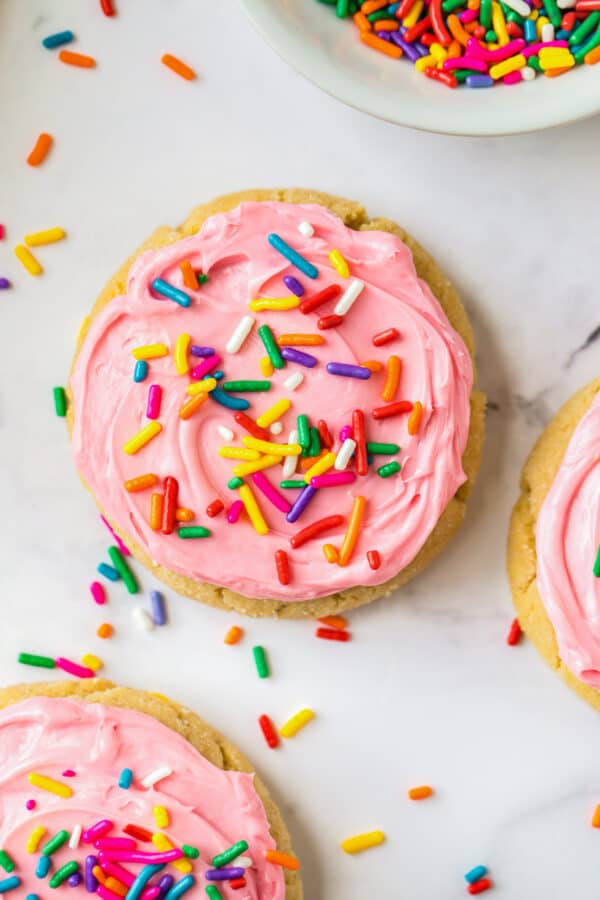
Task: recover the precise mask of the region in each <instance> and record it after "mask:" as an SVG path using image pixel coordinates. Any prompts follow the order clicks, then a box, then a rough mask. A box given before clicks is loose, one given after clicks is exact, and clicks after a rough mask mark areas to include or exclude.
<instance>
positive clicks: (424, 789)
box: [408, 784, 433, 800]
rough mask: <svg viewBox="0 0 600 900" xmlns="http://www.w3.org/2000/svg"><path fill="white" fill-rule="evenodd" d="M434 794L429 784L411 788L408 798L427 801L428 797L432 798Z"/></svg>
mask: <svg viewBox="0 0 600 900" xmlns="http://www.w3.org/2000/svg"><path fill="white" fill-rule="evenodd" d="M432 794H433V788H432V787H429V785H428V784H424V785H422V786H421V787H414V788H411V789H410V790H409V792H408V796H409V797H410V799H411V800H426V799H427V797H431V795H432Z"/></svg>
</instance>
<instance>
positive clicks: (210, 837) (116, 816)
mask: <svg viewBox="0 0 600 900" xmlns="http://www.w3.org/2000/svg"><path fill="white" fill-rule="evenodd" d="M161 766H169V767H170V768H171V769H172V770H173V774H172V775H169V776H168V777H166V778H163V779H161V780H160V781H158V782H157V783H156V784H155V785H154V786H153V787H151V788H143V787H142V786H141V781H142V779H143V778H144V777H145V776H146V775H148V774H149V773H151V772H153V771H154V770H156V769H157V768H159V767H161ZM65 767H69V768H72V769H73V770H74V771H75V772H76V775H75V777H73V778H63V777H62V772H63V771H64V770H65ZM124 768H130V769H132V770H133V772H134V781H133V784H132V785H131V787H130V788H129V790H125V789H123V788H120V787H118V780H119V775H120V773H121V771H122V769H124ZM30 772H37V773H39V774H42V775H46V776H49V777H50V778H53V779H55V780H58V781H61V782H62V783H64V784H68V786H69V787H70V788H72V790H73V796H72V797H70V798H68V799H63V798H61V797H57V796H55V795H54V794H51V793H48V792H46V791H42V790H40V789H39V788H35V787H32V785H31V784H30V783H29V781H28V779H27V775H28V773H30ZM253 778H254V776H253V775H250V774H246V773H242V772H225V771H223V770H222V769H219V768H217V766H214V765H213V764H212V763H210V762H209V761H208V760H206V759H205V758H204V757H203V756H201V755H200V753H198V751H197V750H196V749H195V748H194V747H193V746H192V745H191V744H190V743H188V741H186V740H185V739H184V738H183V737H181V736H180V735H179V734H177V733H176V732H174V731H172V730H171V729H170V728H167V727H165V726H164V725H161V724H160V722H157V721H156V720H155V719H153V718H152V717H151V716H147V715H145V714H143V713H139V712H135V711H133V710H130V709H126V708H116V707H111V706H102V705H100V704H98V703H80V702H76V701H73V700H64V699H49V698H33V699H30V700H25V701H23V702H22V703H17V704H15V705H13V706H9V707H7V708H6V709H4V710H2V711H0V846H1V847H2V848H3V849H4V850H6V851H7V852H8V853H9V854H10V856H11V857H12V858H13V860H14V861H15V863H16V868H15V872H14V873H13V874H15V875H18V876H19V877H20V879H21V888H20V896H22V897H24V896H25V895H26V894H27V893H29V892H32V893H36V894H37V893H42V891H41V889H44V891H43V892H44V893H45V894H46V895H47V890H46V889H45V882H43V881H40V880H39V879H38V878H36V876H35V867H36V862H37V858H38V856H39V850H38V853H37V854H36V855H33V856H32V855H30V854H28V853H26V850H25V845H26V843H27V839H28V837H29V835H30V834H31V832H32V831H33V829H34V828H35V827H37V826H42V827H44V828H45V829H46V835H45V837H44V839H43V840H42V842H41V843H40V848H41V847H42V846H43V844H44V842H45V841H47V840H48V839H49V838H50V837H52V836H53V835H54V834H56V832H57V831H59V830H61V829H66V830H67V831H69V832H71V831H72V830H73V828H74V826H75V825H77V824H79V825H82V826H83V829H84V830H85V829H86V828H89V827H90V826H91V825H94V824H95V823H96V822H98V821H99V820H100V819H109V820H111V821H112V822H113V823H114V828H113V830H112V831H111V832H110V836H111V837H112V836H122V837H125V836H126V835H124V834H123V833H122V828H123V827H124V826H126V825H128V824H134V825H138V826H139V827H142V828H145V829H146V830H148V831H150V832H152V833H154V832H155V831H157V830H158V829H157V828H156V826H155V824H154V818H153V807H154V806H164V807H165V808H166V809H167V811H168V814H169V818H170V824H169V827H168V828H166V829H164V833H166V834H167V835H168V837H169V839H170V840H171V843H172V844H174V845H175V846H178V847H179V846H181V845H182V844H189V845H191V846H194V847H197V848H198V849H199V850H200V857H199V858H198V859H196V860H193V874H194V876H195V878H196V881H197V884H198V886H199V887H200V888H201V889H202V893H204V885H205V884H207V883H208V882H206V881H205V879H204V872H205V871H206V870H207V869H209V868H211V860H212V857H213V856H215V855H216V854H218V853H221V852H222V851H223V850H226V849H227V848H228V847H230V846H231V845H232V844H234V843H236V842H237V841H239V840H246V841H247V842H248V845H249V850H248V851H247V855H249V856H250V857H251V859H252V861H253V866H252V867H251V868H249V869H247V870H246V881H247V884H246V887H244V888H242V889H240V890H239V891H236V892H232V895H233V893H235V896H236V897H238V898H239V900H283V898H284V897H285V883H284V878H283V873H282V870H281V868H280V867H279V866H276V865H273V864H272V863H268V862H266V861H265V859H264V852H265V850H268V849H272V848H273V847H274V846H275V844H274V841H273V839H272V837H271V835H270V833H269V823H268V820H267V817H266V815H265V811H264V809H263V806H262V803H261V801H260V799H259V797H258V795H257V793H256V791H255V789H254V785H253ZM31 797H33V798H35V800H36V807H35V810H34V811H33V812H28V811H27V810H26V808H25V803H26V801H27V800H28V799H29V798H31ZM138 849H139V850H142V851H144V852H157V851H156V848H155V847H154V845H153V844H151V843H145V842H144V843H142V842H139V843H138ZM96 852H97V851H96V850H95V849H94V847H93V845H90V844H84V843H83V842H82V843H81V844H80V846H79V848H78V849H77V850H71V849H69V847H68V845H67V844H65V845H64V846H63V847H62V848H61V849H60V850H59V851H57V852H56V853H55V854H54V855H53V857H52V860H53V867H52V870H51V872H53V871H56V870H57V869H58V868H59V867H60V866H62V865H64V864H65V863H66V862H68V861H70V860H72V859H76V860H77V861H79V862H80V863H81V868H82V870H83V862H84V860H85V857H86V856H87V855H88V854H90V853H96ZM124 865H125V867H126V868H129V869H130V871H131V872H133V873H134V874H137V872H138V871H139V870H140V865H139V864H137V865H134V864H127V863H124ZM232 865H233V863H232ZM167 871H170V872H171V873H172V874H173V875H174V876H175V877H176V879H177V878H181V877H183V876H182V875H181V874H180V873H179V872H177V871H176V870H174V869H172V868H171V866H169V867H168V868H167V869H165V870H163V872H162V873H161V874H165V872H167ZM70 890H71V889H70V888H68V887H67V885H66V883H65V884H64V886H63V887H60V888H57V893H58V894H59V895H60V894H61V892H62V893H63V894H65V895H66V894H68V893H69V891H70ZM80 890H81V891H82V892H83V889H80ZM226 890H227V889H225V888H224V889H223V892H224V896H225V892H226ZM196 892H197V889H196ZM51 893H54V891H52V892H51ZM69 896H70V894H69ZM227 896H229V894H227Z"/></svg>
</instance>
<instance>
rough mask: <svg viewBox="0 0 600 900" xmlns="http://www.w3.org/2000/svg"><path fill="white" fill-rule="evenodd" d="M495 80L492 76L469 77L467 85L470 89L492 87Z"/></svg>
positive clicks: (466, 80) (466, 81)
mask: <svg viewBox="0 0 600 900" xmlns="http://www.w3.org/2000/svg"><path fill="white" fill-rule="evenodd" d="M493 83H494V79H493V78H492V76H491V75H467V77H466V79H465V84H466V85H467V87H470V88H488V87H492V85H493Z"/></svg>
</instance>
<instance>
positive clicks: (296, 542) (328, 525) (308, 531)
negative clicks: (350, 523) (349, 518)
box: [290, 515, 345, 549]
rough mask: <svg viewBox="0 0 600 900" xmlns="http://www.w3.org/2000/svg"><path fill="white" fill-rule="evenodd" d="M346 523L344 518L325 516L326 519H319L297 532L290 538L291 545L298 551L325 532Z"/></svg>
mask: <svg viewBox="0 0 600 900" xmlns="http://www.w3.org/2000/svg"><path fill="white" fill-rule="evenodd" d="M344 521H345V519H344V516H339V515H338V516H325V518H324V519H318V520H317V521H316V522H313V523H312V525H307V526H306V528H303V529H302V531H297V532H296V534H293V535H292V536H291V538H290V544H291V545H292V547H293V548H294V549H297V548H298V547H301V546H302V544H305V543H306V542H307V541H310V540H312V538H314V537H317V535H319V534H322V533H323V532H324V531H330V530H331V529H332V528H337V527H338V526H339V525H343V524H344Z"/></svg>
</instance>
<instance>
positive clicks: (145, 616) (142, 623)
mask: <svg viewBox="0 0 600 900" xmlns="http://www.w3.org/2000/svg"><path fill="white" fill-rule="evenodd" d="M131 618H132V619H133V621H134V622H135V624H136V625H137V627H138V628H139V629H140V630H141V631H152V629H153V628H154V621H153V619H152V616H151V615H150V613H149V612H147V610H145V609H144V607H143V606H134V608H133V609H132V610H131Z"/></svg>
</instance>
